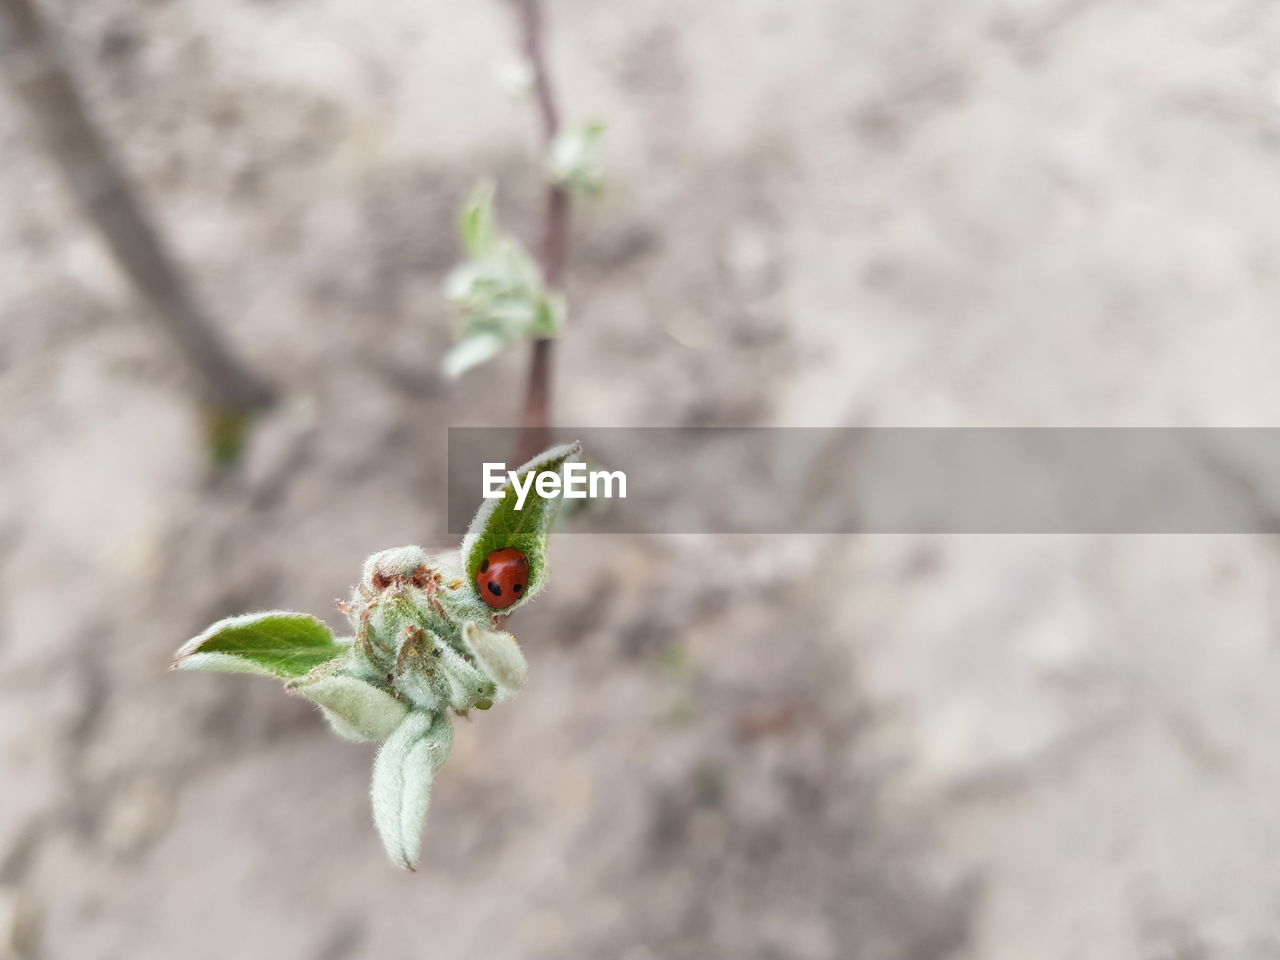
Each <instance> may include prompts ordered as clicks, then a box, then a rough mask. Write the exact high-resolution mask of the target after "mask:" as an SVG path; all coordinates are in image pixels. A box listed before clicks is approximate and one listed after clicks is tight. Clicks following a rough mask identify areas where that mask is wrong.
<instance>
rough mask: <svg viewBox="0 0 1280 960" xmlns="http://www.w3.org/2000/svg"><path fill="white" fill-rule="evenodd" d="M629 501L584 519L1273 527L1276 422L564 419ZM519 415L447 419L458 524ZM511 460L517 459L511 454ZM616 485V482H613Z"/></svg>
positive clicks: (681, 525) (932, 528)
mask: <svg viewBox="0 0 1280 960" xmlns="http://www.w3.org/2000/svg"><path fill="white" fill-rule="evenodd" d="M554 439H555V442H557V443H559V442H565V441H569V440H580V441H582V444H583V451H584V456H585V458H586V459H587V461H588V465H589V467H590V468H591V469H592V470H608V471H619V470H620V471H622V472H623V473H624V474H625V475H626V493H627V496H626V498H625V499H619V498H617V497H616V490H615V497H614V498H611V499H603V498H598V499H595V500H590V501H583V500H577V501H567V506H568V507H569V508H570V509H571V510H573V512H574V518H573V522H572V523H567V524H565V525H564V528H565V531H566V532H575V533H605V532H613V533H1274V532H1277V530H1280V429H1277V428H1255V427H1240V428H1167V429H1166V428H1118V429H1104V428H1064V429H1032V428H1019V429H1012V428H1010V429H1004V428H875V427H867V428H832V429H824V428H783V427H779V428H767V427H683V428H657V427H643V428H631V427H625V428H624V427H615V428H600V427H591V428H582V429H569V428H565V429H557V430H556V431H555V433H554ZM515 444H516V430H515V429H514V428H492V429H490V428H450V430H449V525H450V526H449V529H450V531H451V532H454V533H461V532H462V531H463V530H464V529H465V527H466V524H467V522H468V521H469V520H470V518H471V516H472V514H473V513H474V511H475V509H476V507H477V506H478V505H479V503H480V502H481V498H482V490H483V486H482V484H483V464H484V463H485V462H503V461H509V458H510V456H511V452H512V451H513V450H514V449H515ZM507 466H508V468H512V469H514V468H515V467H516V466H518V464H515V463H510V462H507ZM615 486H616V484H615Z"/></svg>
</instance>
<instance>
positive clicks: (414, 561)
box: [173, 225, 579, 869]
mask: <svg viewBox="0 0 1280 960" xmlns="http://www.w3.org/2000/svg"><path fill="white" fill-rule="evenodd" d="M480 229H483V226H482V225H481V226H480ZM578 452H579V445H578V444H576V443H575V444H570V445H566V446H563V447H556V448H553V449H551V450H548V451H547V452H546V453H544V454H542V455H541V456H539V457H536V458H534V459H533V460H531V461H530V462H529V463H527V464H525V465H524V466H523V467H521V468H520V470H519V471H517V473H518V474H519V475H524V474H525V473H527V472H529V471H535V472H537V473H542V472H553V473H559V472H560V471H561V470H562V469H563V467H564V464H565V463H566V462H568V461H569V460H570V459H572V458H573V457H575V456H576V455H577V454H578ZM507 495H510V496H507ZM554 505H555V502H553V501H548V500H546V499H544V498H542V497H540V496H538V495H537V494H536V492H530V494H529V496H528V499H527V500H526V502H525V506H524V510H523V511H515V510H514V495H513V490H512V488H511V485H510V483H509V484H508V488H507V490H505V491H504V497H503V498H502V499H495V500H488V501H486V502H485V505H484V507H483V508H481V510H480V511H479V512H478V513H477V515H476V518H475V520H474V521H473V522H472V525H471V528H470V529H469V530H468V532H467V537H466V539H465V540H464V542H463V545H462V547H461V548H460V550H459V551H457V552H455V553H453V554H451V555H446V556H442V557H436V556H431V555H430V554H428V553H427V552H426V551H425V550H423V549H422V548H421V547H417V546H406V547H396V548H394V549H391V550H384V551H382V552H381V553H376V554H374V555H373V556H372V557H370V558H369V559H368V560H367V561H366V563H365V565H364V570H363V572H362V574H361V578H360V582H359V583H358V584H357V585H356V587H355V589H354V590H353V591H352V596H351V600H350V602H349V603H344V604H340V607H341V608H342V609H343V611H344V612H345V613H346V614H347V616H348V617H349V619H350V621H351V626H352V629H353V630H354V632H355V636H354V637H353V638H351V639H350V640H349V641H347V640H337V639H335V638H334V636H333V633H332V631H331V630H330V629H329V627H328V626H327V625H326V624H324V623H323V622H322V621H320V620H317V619H316V618H315V617H312V616H309V615H307V614H303V613H288V612H284V611H271V612H268V613H256V614H248V615H246V616H240V617H231V618H229V619H226V620H222V621H219V622H218V623H215V624H214V625H213V626H211V627H210V628H209V629H208V630H206V631H204V633H202V634H200V635H199V636H198V637H195V638H194V639H193V640H191V641H190V642H188V643H186V644H184V645H183V646H182V648H181V649H180V650H179V651H178V653H177V656H176V657H175V659H174V663H173V666H174V667H175V668H177V669H185V670H218V671H223V672H231V673H257V674H263V675H266V676H272V677H276V678H279V679H282V680H285V681H286V689H287V690H289V692H291V693H294V694H296V695H298V696H301V697H305V698H306V699H308V700H310V701H311V702H312V703H314V704H316V705H317V706H318V707H319V708H320V710H321V711H322V712H323V714H324V716H325V718H326V719H327V720H328V721H329V724H330V726H331V727H332V729H333V731H334V732H335V733H336V734H338V735H339V736H341V737H343V738H345V739H348V740H366V741H368V740H372V741H384V744H383V747H382V749H381V751H380V752H379V754H378V759H377V762H376V763H375V765H374V775H373V786H372V793H371V795H372V800H373V810H374V823H375V824H376V825H377V827H378V832H379V833H380V834H381V836H382V840H383V843H384V845H385V846H386V848H387V853H388V855H389V856H390V857H391V859H392V860H393V861H395V862H396V863H397V864H399V865H400V866H403V867H407V868H410V869H412V868H413V866H414V864H415V863H416V862H417V857H418V847H419V841H420V839H421V834H422V824H423V820H424V818H425V816H426V811H427V805H428V802H429V799H430V793H431V783H432V779H433V778H434V776H435V773H436V771H437V770H438V769H439V767H440V765H441V764H442V763H444V760H445V758H446V757H447V755H448V752H449V744H450V739H451V736H452V734H451V732H450V727H449V719H448V713H449V711H450V710H453V711H455V712H458V713H465V712H466V711H468V710H470V709H472V708H475V709H478V710H487V709H489V708H490V707H491V706H492V705H493V704H494V702H495V701H500V700H505V699H507V698H509V697H510V696H512V695H513V694H515V693H516V692H517V691H518V690H519V689H520V688H521V687H523V686H524V684H525V680H526V678H527V675H528V664H527V663H526V662H525V659H524V655H523V654H522V653H521V652H520V648H519V646H518V645H517V643H516V640H515V638H514V637H513V636H511V634H509V633H505V632H503V631H501V630H499V629H498V628H497V627H496V625H495V612H494V611H493V610H492V609H491V608H490V607H488V606H487V605H485V603H484V601H483V600H482V599H481V597H480V595H479V593H478V591H477V590H476V586H475V578H474V574H475V571H476V567H478V566H479V563H480V559H483V556H484V553H487V552H489V551H492V550H499V549H504V548H507V547H513V548H515V549H518V550H521V551H523V552H524V553H525V555H526V556H527V557H528V558H529V564H530V576H529V583H528V586H527V588H526V590H527V592H526V594H525V598H524V599H527V597H528V596H531V595H532V594H534V593H536V592H537V591H538V589H540V588H541V586H542V585H543V583H544V582H545V580H546V553H547V537H548V534H549V531H550V528H551V523H552V521H553V519H554V513H555V511H554ZM477 551H484V553H480V554H479V557H480V559H476V560H475V561H474V563H473V562H472V558H473V556H475V555H476V553H477ZM524 599H522V600H521V602H522V603H523V602H524ZM515 606H518V604H517V605H513V606H512V607H508V608H507V609H506V610H504V611H503V613H504V614H509V613H510V612H511V611H512V610H513V609H514V607H515Z"/></svg>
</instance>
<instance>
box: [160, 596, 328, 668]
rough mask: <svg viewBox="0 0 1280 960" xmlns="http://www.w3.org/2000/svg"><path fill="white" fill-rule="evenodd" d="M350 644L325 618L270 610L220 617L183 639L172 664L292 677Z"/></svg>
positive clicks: (176, 666) (181, 666)
mask: <svg viewBox="0 0 1280 960" xmlns="http://www.w3.org/2000/svg"><path fill="white" fill-rule="evenodd" d="M347 649H348V648H347V647H345V646H343V645H341V644H339V643H336V642H335V641H334V639H333V631H332V630H330V629H329V627H328V626H327V625H326V624H325V623H324V622H323V621H321V620H317V619H316V618H315V617H313V616H310V615H308V614H305V613H290V612H288V611H285V610H269V611H266V612H265V613H248V614H245V615H244V616H240V617H228V618H227V619H226V620H219V621H218V622H217V623H215V624H214V625H213V626H211V627H210V628H209V629H208V630H206V631H205V632H204V633H202V634H200V636H198V637H194V638H192V639H191V640H189V641H187V642H186V643H185V644H183V645H182V647H181V648H179V650H178V652H177V654H176V655H175V656H174V658H173V664H172V666H173V669H175V670H217V671H221V672H223V673H255V674H260V675H261V676H266V677H279V678H280V679H282V680H292V679H295V678H297V677H302V676H305V675H306V674H307V673H309V672H310V671H311V670H313V669H314V668H316V667H318V666H319V665H320V664H322V663H326V662H328V661H329V660H332V659H334V658H335V657H340V656H343V655H344V654H345V653H346V652H347Z"/></svg>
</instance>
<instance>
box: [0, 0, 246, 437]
mask: <svg viewBox="0 0 1280 960" xmlns="http://www.w3.org/2000/svg"><path fill="white" fill-rule="evenodd" d="M0 68H3V71H4V73H5V75H6V76H7V78H8V80H9V83H10V85H11V86H12V87H13V90H14V92H15V93H16V94H17V98H18V99H19V100H20V101H21V102H22V103H23V104H24V105H25V106H26V108H27V110H28V111H29V112H30V114H31V116H32V119H33V121H34V124H35V126H36V128H37V130H38V132H39V134H40V136H41V137H42V139H43V140H44V143H45V146H46V148H47V149H48V151H49V153H50V154H51V155H52V156H53V158H54V160H56V161H57V164H58V166H59V168H60V169H61V170H62V174H63V176H64V178H65V179H66V181H67V184H68V186H69V187H70V190H71V193H72V194H73V195H74V197H75V199H76V201H77V202H78V203H79V205H80V207H81V209H82V210H83V211H84V214H85V215H86V216H87V217H88V219H89V220H90V221H91V222H92V223H93V225H94V226H95V227H96V228H97V229H98V232H99V233H100V234H101V236H102V239H103V240H104V241H105V242H106V245H107V247H108V249H109V250H110V252H111V254H112V256H113V257H114V258H115V261H116V263H117V264H118V265H119V266H120V268H121V270H123V271H124V273H125V274H126V275H127V276H128V277H129V279H130V280H131V281H132V282H133V285H134V287H135V288H136V289H137V291H138V293H139V294H141V295H142V297H143V298H144V299H146V300H147V301H148V303H150V305H151V306H152V308H153V312H154V314H155V318H156V320H157V321H158V322H159V324H160V326H161V327H162V328H163V330H164V332H165V333H166V334H167V335H168V336H169V338H170V339H171V340H172V341H173V342H174V343H175V344H176V346H177V348H178V350H179V351H180V352H181V354H182V356H183V357H184V358H185V359H186V361H187V362H188V363H189V364H190V365H191V367H192V368H193V369H194V370H195V372H196V374H197V375H198V377H199V382H200V392H201V396H202V400H203V402H204V403H205V405H206V407H207V412H208V413H209V414H210V415H211V423H210V426H211V429H212V430H214V431H215V432H216V431H217V430H218V429H219V428H220V427H223V428H225V427H226V425H227V424H228V423H229V422H232V421H235V420H236V419H242V418H243V417H244V416H247V414H248V413H249V412H250V411H252V410H254V409H257V408H259V407H262V406H265V405H266V404H268V403H269V402H270V400H271V390H270V388H269V387H268V386H267V385H266V383H265V382H263V381H262V380H260V379H258V377H257V376H256V375H255V374H254V373H253V372H252V371H251V370H249V369H248V368H247V367H245V366H243V365H242V364H241V363H239V362H238V361H237V360H236V359H235V358H234V357H233V356H232V354H231V353H230V352H229V350H228V349H227V347H226V345H225V344H224V343H223V342H222V340H221V338H220V337H219V336H218V333H217V331H216V330H215V329H214V327H213V325H212V324H211V323H210V322H209V319H208V318H207V317H206V316H205V314H204V312H203V311H202V310H201V308H200V306H199V304H198V302H197V300H196V298H195V296H194V295H193V293H192V291H191V289H190V287H189V286H188V285H187V283H186V282H185V281H184V280H183V278H182V275H181V273H180V272H179V269H178V267H177V266H176V265H175V262H174V260H173V258H172V257H171V256H170V255H169V252H168V250H167V249H166V248H165V246H164V243H163V242H162V241H161V239H160V237H159V234H158V233H157V232H156V230H155V228H154V227H153V226H152V224H151V221H150V219H149V218H148V217H147V215H146V213H145V212H144V210H143V208H142V204H141V202H140V200H139V198H138V197H137V196H136V195H135V193H134V191H133V189H132V187H131V186H130V184H129V181H128V179H127V178H126V176H125V174H124V172H123V169H122V168H121V166H120V164H119V163H118V162H117V160H116V158H115V157H114V156H113V154H112V152H111V149H110V147H109V146H108V144H107V142H106V140H105V139H104V137H103V136H102V134H101V133H100V132H99V131H98V129H97V128H96V127H95V126H94V124H93V121H92V120H91V119H90V117H89V113H88V110H87V109H86V106H85V103H84V101H83V99H82V98H81V96H80V93H79V91H78V90H77V89H76V87H75V84H74V83H73V81H72V79H71V76H70V74H69V73H68V72H67V70H66V68H65V67H64V66H63V64H62V62H61V60H60V59H59V57H58V55H57V53H56V50H55V47H54V44H53V43H52V42H51V40H50V38H49V35H48V34H47V32H46V30H45V28H44V26H43V25H42V23H41V21H40V17H39V14H38V13H37V11H36V8H35V6H34V4H33V3H32V0H0Z"/></svg>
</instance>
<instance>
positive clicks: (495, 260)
mask: <svg viewBox="0 0 1280 960" xmlns="http://www.w3.org/2000/svg"><path fill="white" fill-rule="evenodd" d="M458 232H459V234H460V236H461V238H462V246H463V249H464V250H465V251H466V253H467V258H468V259H467V260H465V261H463V262H462V263H460V264H459V265H458V266H457V267H455V268H454V269H453V271H452V272H451V273H450V274H449V276H448V278H447V279H446V280H445V295H446V296H447V297H448V298H449V300H450V302H451V303H453V305H454V307H455V308H456V309H457V315H456V319H455V322H454V341H455V342H454V345H453V347H452V348H450V350H449V351H448V352H447V353H446V354H445V355H444V359H443V360H442V361H441V367H442V369H443V370H444V373H445V375H446V376H449V377H457V376H461V375H462V374H463V373H465V372H466V371H468V370H470V369H471V368H472V367H476V366H479V365H480V364H482V363H487V362H488V361H489V360H492V359H493V358H494V357H495V356H497V355H498V354H499V353H500V352H501V351H502V349H503V348H504V347H506V346H508V345H510V344H513V343H517V342H519V341H522V340H528V339H534V338H537V339H545V338H547V337H554V336H555V335H556V334H557V333H559V331H560V327H561V326H562V325H563V323H564V314H565V306H564V299H563V298H562V297H561V296H559V295H558V294H556V293H554V292H552V291H549V290H547V289H546V288H545V284H544V283H543V278H542V271H541V270H540V269H539V268H538V265H537V264H536V263H535V262H534V260H533V258H532V257H531V256H529V253H528V251H527V250H525V248H524V247H523V246H521V245H520V244H519V243H518V242H517V241H515V240H514V239H512V238H511V237H508V236H505V235H504V234H502V233H500V232H499V230H498V227H497V221H496V218H495V215H494V211H493V186H492V185H491V184H487V183H484V184H481V185H480V186H478V187H476V188H475V189H474V190H473V191H472V192H471V196H470V197H468V198H467V202H466V204H465V205H464V206H463V208H462V213H461V215H460V216H459V218H458Z"/></svg>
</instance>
